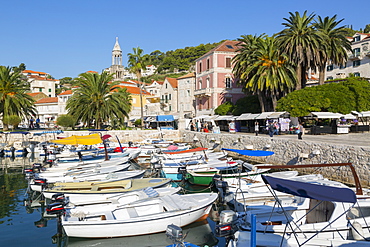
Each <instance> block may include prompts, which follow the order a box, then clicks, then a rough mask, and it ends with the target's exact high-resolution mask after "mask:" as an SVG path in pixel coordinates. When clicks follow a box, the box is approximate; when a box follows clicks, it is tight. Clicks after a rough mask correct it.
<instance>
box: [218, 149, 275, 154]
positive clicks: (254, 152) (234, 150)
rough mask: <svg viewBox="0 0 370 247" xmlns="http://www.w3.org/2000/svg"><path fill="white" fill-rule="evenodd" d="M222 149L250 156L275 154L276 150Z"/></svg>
mask: <svg viewBox="0 0 370 247" xmlns="http://www.w3.org/2000/svg"><path fill="white" fill-rule="evenodd" d="M221 150H226V151H231V152H235V153H238V154H242V155H248V156H270V155H273V154H274V152H272V151H264V150H244V149H229V148H222V149H221Z"/></svg>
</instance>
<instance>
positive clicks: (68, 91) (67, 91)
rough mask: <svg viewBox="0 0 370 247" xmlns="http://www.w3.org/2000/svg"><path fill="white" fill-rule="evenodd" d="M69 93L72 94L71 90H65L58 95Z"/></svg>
mask: <svg viewBox="0 0 370 247" xmlns="http://www.w3.org/2000/svg"><path fill="white" fill-rule="evenodd" d="M69 94H72V90H66V91H64V92H62V93H60V94H58V95H69Z"/></svg>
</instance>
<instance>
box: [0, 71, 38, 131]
mask: <svg viewBox="0 0 370 247" xmlns="http://www.w3.org/2000/svg"><path fill="white" fill-rule="evenodd" d="M29 90H30V85H29V83H28V82H27V81H25V80H23V79H22V75H21V74H20V72H12V71H11V69H10V67H4V66H0V116H2V117H3V119H4V117H8V116H12V115H16V116H19V117H20V118H21V119H27V118H28V116H30V115H36V108H35V106H34V102H35V101H34V100H33V99H32V97H31V96H30V95H28V94H27V92H28V91H29ZM4 128H5V129H7V126H6V124H5V126H4Z"/></svg>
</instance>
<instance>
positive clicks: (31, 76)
mask: <svg viewBox="0 0 370 247" xmlns="http://www.w3.org/2000/svg"><path fill="white" fill-rule="evenodd" d="M27 77H28V78H34V79H36V80H40V81H59V80H56V79H50V78H46V77H44V76H38V75H29V76H27Z"/></svg>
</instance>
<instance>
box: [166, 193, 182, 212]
mask: <svg viewBox="0 0 370 247" xmlns="http://www.w3.org/2000/svg"><path fill="white" fill-rule="evenodd" d="M162 201H163V203H164V206H165V207H166V208H167V210H168V211H176V210H180V209H181V207H179V206H178V205H177V203H176V202H175V201H174V200H173V198H172V197H171V196H163V197H162Z"/></svg>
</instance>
